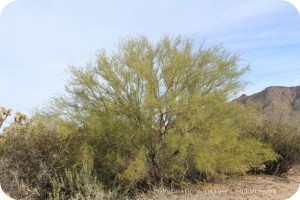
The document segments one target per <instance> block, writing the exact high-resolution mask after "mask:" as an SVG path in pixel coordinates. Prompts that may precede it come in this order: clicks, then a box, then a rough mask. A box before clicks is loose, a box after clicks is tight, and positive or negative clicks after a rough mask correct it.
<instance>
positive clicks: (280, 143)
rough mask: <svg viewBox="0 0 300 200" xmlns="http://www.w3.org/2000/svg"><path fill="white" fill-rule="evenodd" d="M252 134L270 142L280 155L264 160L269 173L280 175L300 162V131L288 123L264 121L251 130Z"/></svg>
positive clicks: (266, 170)
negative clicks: (274, 158) (273, 158)
mask: <svg viewBox="0 0 300 200" xmlns="http://www.w3.org/2000/svg"><path fill="white" fill-rule="evenodd" d="M251 135H252V136H254V137H255V138H258V139H260V140H261V141H262V142H264V143H266V144H269V145H270V146H271V147H272V148H273V149H274V151H275V152H276V153H277V154H278V155H279V157H278V158H277V159H276V160H271V161H266V162H264V165H265V172H266V173H267V174H277V175H280V174H282V173H285V172H287V171H288V170H289V169H291V168H292V167H293V166H294V165H297V164H300V145H299V144H300V133H299V131H298V130H297V129H295V128H292V127H290V126H288V125H286V124H281V123H275V122H271V121H264V122H263V123H262V124H260V125H258V126H257V127H256V128H255V129H254V130H252V131H251Z"/></svg>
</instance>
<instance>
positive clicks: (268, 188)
mask: <svg viewBox="0 0 300 200" xmlns="http://www.w3.org/2000/svg"><path fill="white" fill-rule="evenodd" d="M299 184H300V168H299V167H297V168H294V169H293V170H290V171H289V172H288V173H287V174H285V175H284V176H283V177H275V176H268V175H248V176H243V177H240V178H236V179H231V180H226V181H224V182H223V183H220V184H209V185H207V186H205V187H202V188H201V189H186V190H164V189H159V190H156V191H155V192H154V193H153V194H151V195H142V196H140V197H139V198H138V199H139V200H142V199H145V200H146V199H147V200H150V199H151V200H152V199H153V200H154V199H162V200H167V199H176V200H199V199H203V200H204V199H205V200H285V199H288V198H289V197H291V196H292V195H293V194H295V193H296V191H297V189H298V187H299Z"/></svg>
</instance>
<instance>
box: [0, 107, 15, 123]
mask: <svg viewBox="0 0 300 200" xmlns="http://www.w3.org/2000/svg"><path fill="white" fill-rule="evenodd" d="M11 113H12V109H5V108H3V107H0V128H1V127H2V125H3V122H4V121H5V120H6V119H7V117H8V116H10V115H11Z"/></svg>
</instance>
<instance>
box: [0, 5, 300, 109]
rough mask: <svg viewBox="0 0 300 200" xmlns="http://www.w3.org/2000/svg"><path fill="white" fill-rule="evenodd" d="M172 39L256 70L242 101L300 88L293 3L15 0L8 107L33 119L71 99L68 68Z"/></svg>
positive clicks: (1, 53)
mask: <svg viewBox="0 0 300 200" xmlns="http://www.w3.org/2000/svg"><path fill="white" fill-rule="evenodd" d="M0 1H1V0H0ZM166 34H167V35H177V34H181V35H185V36H189V37H194V38H195V39H196V41H203V40H205V41H206V44H207V45H217V44H222V45H223V46H224V47H225V48H227V49H228V50H229V51H231V52H239V53H241V54H242V59H243V62H245V63H249V64H250V65H251V68H252V71H251V72H250V73H248V74H247V75H245V76H244V77H243V79H244V80H246V81H249V82H250V84H249V85H248V87H247V88H246V89H245V91H243V92H242V93H246V94H252V93H255V92H259V91H260V90H262V89H264V88H265V87H268V86H271V85H282V86H295V85H300V66H299V65H300V17H299V14H298V12H297V10H296V8H295V7H293V5H291V4H290V3H288V2H286V1H282V0H242V1H241V0H223V1H220V0H184V1H183V0H15V1H13V2H12V3H10V4H9V5H8V6H7V7H5V9H4V10H3V12H2V14H1V16H0V81H1V84H0V91H1V93H0V106H4V107H9V108H12V109H14V110H15V111H17V110H19V111H22V112H24V113H28V114H30V113H31V111H32V109H33V108H35V107H37V106H42V105H43V103H45V102H47V101H48V100H49V99H50V98H51V97H53V96H55V95H56V94H61V93H63V91H64V85H65V83H66V80H68V77H69V75H68V73H67V72H66V70H67V67H68V65H75V66H83V65H84V64H85V63H87V62H88V61H90V60H93V59H94V58H95V55H96V53H97V51H98V50H100V49H102V48H104V49H106V50H108V51H111V50H113V49H114V47H115V44H117V43H118V41H119V39H121V38H124V37H131V36H138V35H146V36H147V37H149V38H150V39H151V40H152V41H158V40H159V39H160V38H161V37H162V36H163V35H166Z"/></svg>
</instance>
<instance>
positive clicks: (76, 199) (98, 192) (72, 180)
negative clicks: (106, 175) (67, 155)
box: [49, 162, 118, 200]
mask: <svg viewBox="0 0 300 200" xmlns="http://www.w3.org/2000/svg"><path fill="white" fill-rule="evenodd" d="M92 173H93V165H92V163H90V162H84V164H83V166H82V167H81V168H80V169H79V170H75V171H74V170H72V171H71V170H66V171H65V172H64V173H63V174H61V175H57V174H56V175H55V176H53V177H51V184H52V186H53V189H52V192H51V194H50V197H49V200H61V199H65V200H80V199H84V200H110V199H116V198H117V196H118V191H117V190H115V191H108V192H107V191H106V190H104V187H103V185H102V183H100V182H99V181H98V180H97V178H96V177H94V176H93V175H92Z"/></svg>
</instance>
